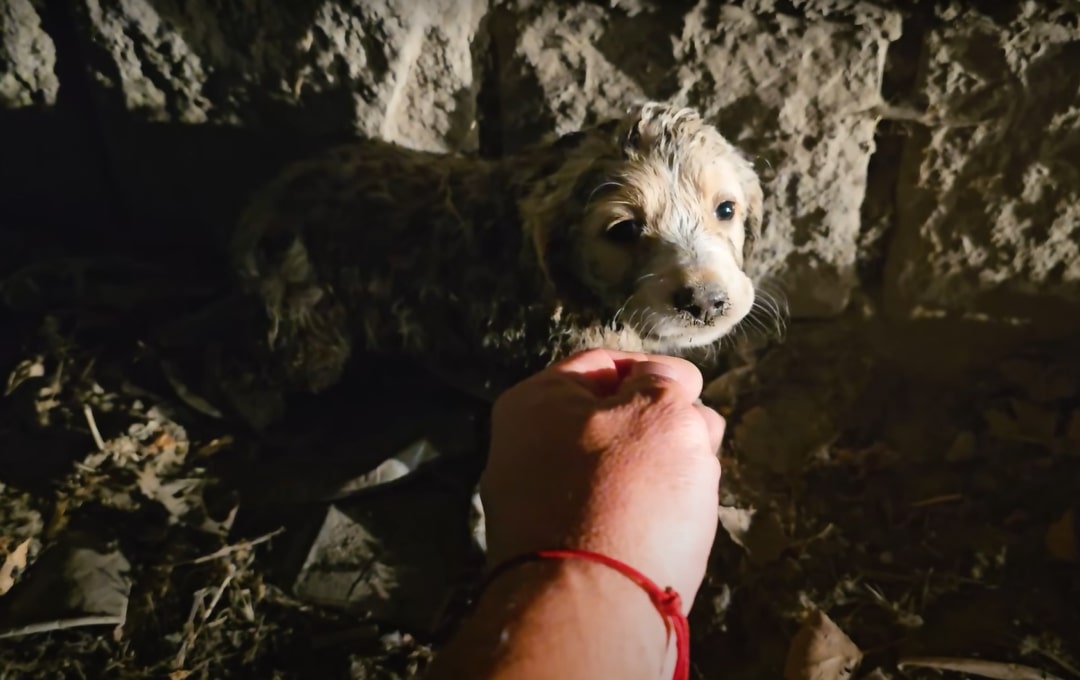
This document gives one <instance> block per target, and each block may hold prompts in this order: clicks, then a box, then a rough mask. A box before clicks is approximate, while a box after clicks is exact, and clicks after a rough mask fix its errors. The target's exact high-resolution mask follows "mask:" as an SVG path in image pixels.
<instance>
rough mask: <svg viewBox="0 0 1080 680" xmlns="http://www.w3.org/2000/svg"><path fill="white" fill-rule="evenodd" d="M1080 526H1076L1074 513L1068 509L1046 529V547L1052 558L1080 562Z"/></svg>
mask: <svg viewBox="0 0 1080 680" xmlns="http://www.w3.org/2000/svg"><path fill="white" fill-rule="evenodd" d="M1078 529H1080V527H1077V526H1076V513H1075V512H1073V511H1072V510H1068V511H1066V512H1065V514H1064V515H1062V516H1061V519H1059V520H1058V521H1056V522H1054V523H1053V524H1051V525H1050V527H1049V528H1048V529H1047V530H1046V549H1047V550H1048V551H1050V554H1051V555H1053V557H1054V559H1058V560H1062V561H1063V562H1080V545H1078V543H1080V540H1078V538H1077V537H1078V536H1080V531H1077V530H1078Z"/></svg>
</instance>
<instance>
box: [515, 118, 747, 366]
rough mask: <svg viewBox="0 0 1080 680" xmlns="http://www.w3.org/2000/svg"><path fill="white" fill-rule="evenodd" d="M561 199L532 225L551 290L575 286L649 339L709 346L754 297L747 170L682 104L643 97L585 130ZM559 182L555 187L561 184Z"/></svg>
mask: <svg viewBox="0 0 1080 680" xmlns="http://www.w3.org/2000/svg"><path fill="white" fill-rule="evenodd" d="M571 174H573V175H574V177H575V179H574V180H573V181H572V182H571V184H572V185H573V186H572V189H571V190H570V192H569V195H566V196H563V197H561V198H560V197H551V198H549V201H556V202H557V201H559V200H562V201H564V202H565V203H564V209H562V210H559V209H558V208H557V207H556V206H555V205H550V206H549V207H550V208H551V210H550V212H549V214H548V216H549V217H551V218H554V219H555V221H554V222H552V221H544V222H543V223H541V224H546V225H547V228H546V229H541V230H540V232H535V231H534V236H535V237H537V240H538V243H539V246H540V251H539V252H541V253H543V254H544V259H545V265H546V269H547V270H548V272H549V275H551V276H552V279H553V281H554V282H555V283H556V286H557V287H558V286H559V285H560V283H561V284H562V285H564V286H565V287H577V288H578V289H579V290H581V291H583V292H585V293H586V295H587V296H588V297H589V298H591V299H593V300H596V301H599V302H600V303H601V304H602V305H603V306H604V308H605V309H606V310H608V311H609V313H610V315H611V318H612V320H613V321H616V322H621V323H622V324H626V325H628V326H630V327H632V328H633V329H634V330H635V331H637V333H638V334H639V335H641V336H642V337H643V338H644V339H645V340H647V341H648V342H650V344H652V345H654V346H659V347H666V348H670V349H673V350H678V349H687V348H691V347H699V346H702V345H708V344H711V343H713V342H715V341H716V340H718V339H719V338H721V337H722V336H724V335H725V334H727V333H728V332H730V331H731V330H732V329H733V328H734V327H735V325H736V324H738V323H739V322H740V321H741V320H742V319H743V318H744V317H745V316H746V315H747V314H748V313H749V312H750V309H751V307H752V306H753V302H754V285H753V283H752V281H751V280H750V278H749V277H748V276H747V275H746V273H745V271H744V267H745V266H746V262H747V259H748V257H749V255H750V253H751V251H752V249H753V245H754V242H755V240H756V239H757V237H758V235H759V233H760V225H761V210H762V191H761V187H760V184H759V181H758V178H757V175H756V173H755V172H754V171H753V169H752V167H751V166H750V164H749V163H748V162H747V161H746V160H745V159H744V158H743V157H742V155H741V154H740V153H739V152H738V151H737V150H736V149H735V148H734V147H733V146H732V145H731V144H730V143H728V142H727V140H725V139H724V138H723V137H722V136H721V135H720V133H719V132H718V131H717V130H716V129H715V128H713V127H712V126H709V125H708V124H706V123H705V122H704V121H703V120H702V119H701V118H700V116H699V115H698V114H697V113H696V112H694V111H692V110H690V109H681V108H675V107H670V106H666V105H662V104H655V103H650V104H646V105H644V106H642V107H640V108H638V109H636V110H635V111H633V112H632V113H631V114H630V115H629V116H628V117H627V118H626V119H624V120H622V121H618V122H616V123H613V124H608V125H606V126H601V127H599V128H597V130H594V131H590V132H588V133H586V136H584V137H583V138H582V139H581V141H580V143H579V145H578V146H577V147H576V148H575V150H574V152H573V155H572V156H571V158H570V159H569V160H568V161H567V163H566V165H564V166H563V169H562V170H560V175H563V177H564V178H565V179H569V176H570V175H571ZM557 185H559V186H561V185H562V183H561V182H559V183H558V184H557Z"/></svg>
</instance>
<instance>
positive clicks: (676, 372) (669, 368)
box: [616, 361, 702, 401]
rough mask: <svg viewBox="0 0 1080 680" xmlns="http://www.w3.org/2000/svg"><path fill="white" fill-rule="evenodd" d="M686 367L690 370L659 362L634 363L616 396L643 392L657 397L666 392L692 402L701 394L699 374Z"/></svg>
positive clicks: (688, 365)
mask: <svg viewBox="0 0 1080 680" xmlns="http://www.w3.org/2000/svg"><path fill="white" fill-rule="evenodd" d="M686 366H687V367H690V370H688V369H687V367H684V366H673V365H672V364H670V363H664V362H659V361H639V362H636V363H634V364H633V365H632V366H631V367H630V371H629V372H628V373H627V375H626V379H625V380H623V381H622V383H621V384H620V385H619V389H618V390H617V392H616V396H617V397H626V396H629V395H630V394H633V393H635V392H644V393H649V394H650V395H652V396H654V397H658V396H660V395H661V394H663V393H666V392H675V393H677V394H678V395H679V397H680V398H685V399H686V400H687V401H694V400H696V399H697V397H698V394H699V393H700V392H701V384H702V379H701V373H700V372H698V370H697V369H696V368H694V367H693V366H692V365H691V364H689V363H687V365H686Z"/></svg>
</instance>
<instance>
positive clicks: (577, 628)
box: [431, 559, 675, 680]
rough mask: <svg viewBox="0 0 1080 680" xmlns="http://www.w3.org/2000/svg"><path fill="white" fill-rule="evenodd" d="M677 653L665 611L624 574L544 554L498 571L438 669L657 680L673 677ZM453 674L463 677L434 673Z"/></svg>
mask: <svg viewBox="0 0 1080 680" xmlns="http://www.w3.org/2000/svg"><path fill="white" fill-rule="evenodd" d="M451 648H456V649H451ZM468 649H472V650H474V651H473V653H471V654H470V653H469V652H467V651H465V650H468ZM674 652H675V645H674V641H673V640H669V638H668V631H667V625H666V623H665V621H664V618H663V616H662V615H661V613H660V612H659V611H658V610H657V609H656V607H655V605H654V604H653V603H652V601H651V600H650V598H649V595H648V594H647V592H646V591H645V590H643V589H642V588H641V587H640V586H639V585H637V584H635V583H634V582H633V581H632V580H630V579H629V578H627V577H626V576H625V575H623V574H620V573H619V572H618V571H616V570H615V569H612V568H611V567H608V566H605V565H603V564H597V563H595V562H591V561H587V560H583V559H542V560H539V561H531V562H524V563H521V564H515V565H513V566H511V567H509V568H508V569H506V570H505V571H501V572H500V573H498V574H495V575H494V578H493V579H491V580H490V581H489V582H488V583H487V584H486V587H485V588H484V590H483V592H482V593H481V594H480V597H479V600H478V601H477V602H476V606H475V608H474V611H473V614H472V616H470V618H469V620H468V621H467V622H466V623H465V624H464V626H463V627H462V630H461V631H460V632H459V635H458V636H457V640H455V643H454V644H453V645H450V646H448V648H447V650H445V652H444V653H443V654H442V656H443V659H442V660H443V662H444V663H443V664H440V663H438V657H437V663H436V666H440V665H443V666H444V668H446V669H454V668H457V669H458V671H459V672H460V673H463V674H464V673H465V672H466V670H467V671H468V672H467V675H468V677H472V678H477V679H480V678H483V679H485V680H502V679H503V678H507V679H509V678H514V679H515V680H533V679H539V678H550V677H559V678H566V679H567V680H576V679H577V678H582V679H584V678H595V677H620V678H626V679H627V680H638V679H640V680H658V679H660V678H664V677H665V676H669V675H670V670H671V669H672V668H673V664H674ZM465 658H469V659H470V661H469V662H468V668H467V669H466V668H464V667H462V666H461V663H463V662H464V659H465ZM433 670H434V669H433ZM450 677H458V676H457V675H453V674H452V672H451V673H446V672H444V673H442V674H440V673H434V674H433V675H432V676H431V678H432V680H434V679H435V678H439V679H440V680H441V679H442V678H450Z"/></svg>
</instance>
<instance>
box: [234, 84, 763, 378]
mask: <svg viewBox="0 0 1080 680" xmlns="http://www.w3.org/2000/svg"><path fill="white" fill-rule="evenodd" d="M761 203H762V194H761V188H760V185H759V183H758V180H757V176H756V175H755V173H754V172H753V170H752V168H751V166H750V164H749V163H748V162H747V161H746V160H745V159H744V158H743V157H742V156H741V155H740V154H739V153H738V151H736V150H735V149H734V148H733V147H732V146H731V145H730V144H729V143H728V142H727V141H725V140H724V139H723V137H721V136H720V134H719V133H718V132H717V131H716V130H715V129H714V128H712V127H711V126H709V125H707V124H706V123H705V122H704V121H703V120H702V119H701V118H700V117H699V116H698V114H697V113H695V112H694V111H692V110H689V109H680V108H676V107H670V106H666V105H661V104H655V103H650V104H646V105H643V106H641V107H638V108H636V109H635V110H633V111H632V112H631V113H630V114H628V115H627V117H626V118H624V119H622V120H617V121H610V122H608V123H605V124H602V125H598V126H596V127H593V128H590V129H588V130H584V131H582V132H578V133H574V134H571V135H566V136H564V137H562V138H560V139H558V140H556V141H554V142H552V143H550V144H540V145H536V146H534V147H531V148H529V149H527V150H525V151H524V152H523V153H521V154H519V155H516V156H513V157H510V158H506V159H501V160H498V161H493V160H483V159H477V158H463V157H458V156H451V155H440V154H433V153H423V152H418V151H410V150H404V149H401V148H399V147H394V146H391V145H389V144H385V143H381V142H375V141H365V142H359V143H356V144H352V145H349V146H344V147H339V148H336V149H334V150H332V151H331V152H329V153H328V154H325V155H323V156H321V157H318V158H315V159H312V160H308V161H305V162H302V163H299V164H296V165H294V166H292V167H290V168H289V169H288V170H287V171H286V172H285V173H284V174H283V175H282V176H281V177H279V178H278V179H277V180H275V181H274V182H273V183H271V185H270V186H269V187H267V188H266V189H265V190H264V191H263V192H261V193H260V195H259V196H258V197H257V198H256V200H255V202H254V203H253V204H252V205H251V206H250V208H249V209H248V211H247V212H246V213H245V215H244V216H243V219H242V220H241V223H240V225H239V228H238V230H237V233H236V238H235V249H234V256H235V258H236V262H237V267H238V269H239V271H240V273H241V276H242V278H243V280H244V282H245V285H246V286H248V287H249V289H250V290H251V291H252V292H254V293H255V294H256V295H257V296H258V298H259V299H260V300H261V302H262V303H263V304H264V305H265V308H266V311H267V313H268V315H269V320H270V332H269V334H268V342H269V349H270V350H271V352H272V354H271V356H272V357H274V362H275V363H278V364H279V366H280V368H281V370H282V371H283V378H284V381H285V383H286V386H287V388H290V389H300V390H307V391H313V392H317V391H320V390H322V389H325V388H327V387H329V386H331V385H333V384H334V383H335V382H336V381H337V380H338V379H339V378H340V376H341V373H342V370H343V368H344V367H345V365H346V363H347V361H348V359H349V357H350V355H351V354H352V353H353V352H354V351H356V350H361V349H363V350H367V351H376V352H383V351H385V352H392V353H400V352H405V353H409V354H413V355H415V356H417V357H418V358H420V359H422V360H423V361H425V362H427V363H429V364H431V365H432V366H433V367H434V368H436V369H437V370H441V371H442V372H444V373H452V374H461V373H462V372H466V373H469V374H471V375H474V376H480V375H484V376H487V377H486V378H485V379H484V382H486V383H487V384H486V385H473V386H472V388H473V389H474V390H475V389H477V388H479V389H480V390H481V391H484V392H486V393H490V392H492V391H497V390H498V389H501V388H502V387H505V383H506V382H507V381H513V380H517V379H519V378H521V377H523V376H524V375H527V374H528V373H530V372H532V371H534V370H538V369H539V368H541V367H543V366H544V365H546V364H548V363H550V362H551V361H552V360H555V359H557V358H558V357H560V356H564V355H565V354H567V353H570V352H573V351H575V350H578V349H583V348H586V347H597V346H604V347H609V348H616V349H626V350H638V351H650V352H661V353H668V354H680V353H683V352H684V351H687V350H691V349H694V348H702V347H707V346H709V345H710V344H712V343H715V342H717V341H718V340H719V339H720V338H721V337H723V336H724V335H726V334H728V333H730V332H731V330H732V329H733V328H735V326H736V325H737V324H738V323H739V322H740V321H741V320H742V319H743V318H744V317H745V316H746V314H747V313H749V311H750V309H751V306H752V304H753V301H754V286H753V285H752V283H751V281H750V279H749V277H747V276H746V274H745V273H744V271H743V270H744V266H745V262H746V258H747V257H748V255H749V253H750V250H751V248H752V244H753V242H754V240H755V239H756V238H757V235H758V233H759V230H760V223H761Z"/></svg>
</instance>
